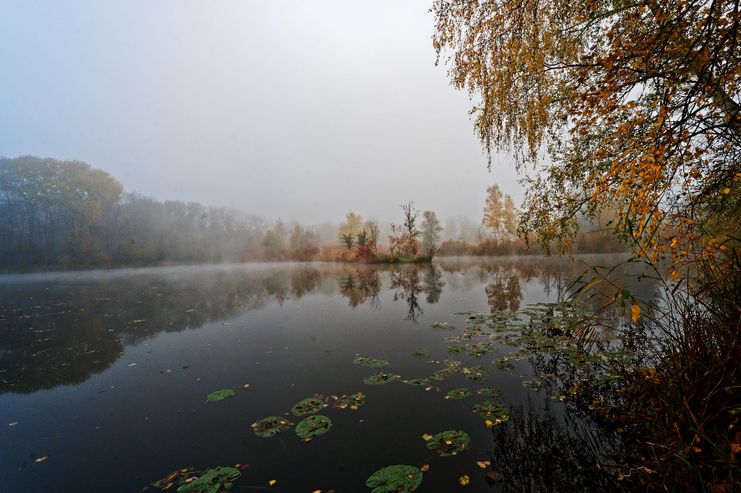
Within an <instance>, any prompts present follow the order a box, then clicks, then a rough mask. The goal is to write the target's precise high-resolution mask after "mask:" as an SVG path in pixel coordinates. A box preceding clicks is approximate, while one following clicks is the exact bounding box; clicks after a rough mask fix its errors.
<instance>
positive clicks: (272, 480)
mask: <svg viewBox="0 0 741 493" xmlns="http://www.w3.org/2000/svg"><path fill="white" fill-rule="evenodd" d="M277 482H278V481H276V480H275V479H271V480H270V481H268V484H269V485H270V486H273V485H274V484H275V483H277Z"/></svg>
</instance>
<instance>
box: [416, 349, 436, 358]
mask: <svg viewBox="0 0 741 493" xmlns="http://www.w3.org/2000/svg"><path fill="white" fill-rule="evenodd" d="M413 354H414V356H423V357H427V356H432V351H430V350H429V349H424V348H417V349H416V350H415V351H414V353H413Z"/></svg>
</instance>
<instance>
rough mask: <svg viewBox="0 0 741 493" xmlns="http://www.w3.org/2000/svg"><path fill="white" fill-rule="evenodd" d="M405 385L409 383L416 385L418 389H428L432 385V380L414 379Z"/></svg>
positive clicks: (406, 381) (405, 381)
mask: <svg viewBox="0 0 741 493" xmlns="http://www.w3.org/2000/svg"><path fill="white" fill-rule="evenodd" d="M404 383H408V384H409V385H416V386H418V387H427V386H428V385H430V379H429V378H412V379H411V380H404Z"/></svg>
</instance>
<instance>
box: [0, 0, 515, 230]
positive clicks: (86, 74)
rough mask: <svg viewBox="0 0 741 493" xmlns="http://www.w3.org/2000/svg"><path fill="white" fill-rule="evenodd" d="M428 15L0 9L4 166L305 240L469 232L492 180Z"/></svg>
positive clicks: (395, 11)
mask: <svg viewBox="0 0 741 493" xmlns="http://www.w3.org/2000/svg"><path fill="white" fill-rule="evenodd" d="M429 7H430V2H429V1H409V0H406V1H398V0H384V1H379V0H373V1H364V2H349V1H347V0H344V1H276V0H270V1H261V2H258V1H246V0H233V1H225V0H221V1H210V2H204V1H184V0H169V1H153V0H137V1H133V0H127V1H125V2H122V1H118V0H116V1H113V0H108V1H105V0H88V1H82V0H67V1H63V2H62V1H58V0H53V1H31V0H17V1H8V0H0V71H1V72H2V75H0V108H2V111H1V112H0V155H4V156H17V155H25V154H34V155H40V156H45V157H55V158H59V159H80V160H83V161H86V162H89V163H90V164H92V165H93V166H95V167H99V168H103V169H105V170H106V171H108V172H110V173H111V174H112V175H114V176H115V177H117V178H118V179H119V180H120V181H121V182H122V183H123V185H124V187H125V188H126V189H127V190H129V191H134V190H135V191H138V192H141V193H144V194H146V195H151V196H153V197H156V198H158V199H177V200H184V201H197V202H201V203H204V204H208V205H215V206H228V207H234V208H238V209H241V210H244V211H247V212H249V213H251V214H258V215H261V216H263V217H265V218H267V219H269V220H273V219H277V218H279V217H280V218H283V219H285V220H297V221H301V222H306V223H320V222H323V221H330V222H338V221H340V220H341V219H342V218H343V217H344V214H345V212H346V211H348V210H354V211H356V212H358V213H360V214H362V215H363V216H364V217H376V218H378V219H380V220H381V221H384V222H385V221H396V220H398V218H399V215H400V214H399V212H400V211H399V207H398V205H399V204H400V203H402V202H406V201H408V200H414V201H415V202H416V204H417V206H418V207H419V208H420V209H432V210H435V211H436V212H437V213H438V215H439V216H440V217H441V218H446V217H457V216H466V217H470V218H472V219H473V220H474V221H478V220H479V218H480V217H481V211H482V209H483V204H484V195H485V189H486V186H487V185H489V184H491V183H494V182H497V183H499V184H500V186H501V187H502V188H503V189H504V190H505V191H506V192H509V193H510V194H512V195H513V196H514V197H515V199H516V200H519V199H520V197H521V192H520V190H519V185H517V184H516V179H515V176H514V173H513V172H512V170H511V166H510V162H509V159H508V158H506V157H502V158H500V160H501V161H502V163H500V164H495V165H494V166H493V168H492V172H491V173H490V172H488V171H487V166H486V158H485V156H484V155H483V154H482V151H481V145H480V143H479V142H478V140H477V139H476V137H475V136H474V134H473V125H472V122H471V121H470V119H469V116H468V113H467V111H468V110H469V108H470V106H471V102H470V101H469V100H468V97H467V95H466V94H463V93H460V92H457V91H455V90H454V89H453V88H452V87H451V86H450V85H449V81H448V78H447V75H446V70H445V68H444V67H443V66H439V67H435V65H434V61H435V54H434V50H433V48H432V43H431V35H432V32H433V18H432V15H431V14H430V13H429V12H428V9H429Z"/></svg>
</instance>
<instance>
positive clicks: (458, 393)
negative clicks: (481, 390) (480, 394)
mask: <svg viewBox="0 0 741 493" xmlns="http://www.w3.org/2000/svg"><path fill="white" fill-rule="evenodd" d="M470 396H471V391H470V390H468V389H453V390H451V391H449V392H448V393H447V394H445V398H446V399H456V400H457V399H465V398H466V397H470Z"/></svg>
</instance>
